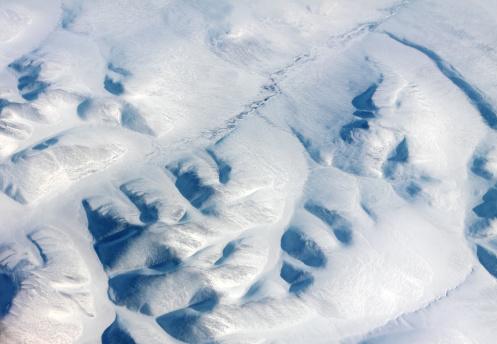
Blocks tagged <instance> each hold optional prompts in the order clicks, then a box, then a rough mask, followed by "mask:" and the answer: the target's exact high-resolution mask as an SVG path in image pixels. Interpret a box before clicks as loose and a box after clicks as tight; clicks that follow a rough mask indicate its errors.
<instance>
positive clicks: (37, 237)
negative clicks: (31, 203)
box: [0, 227, 95, 344]
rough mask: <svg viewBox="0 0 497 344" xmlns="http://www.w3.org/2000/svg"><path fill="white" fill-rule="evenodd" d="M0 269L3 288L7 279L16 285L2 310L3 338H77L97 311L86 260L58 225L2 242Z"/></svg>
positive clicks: (9, 340)
mask: <svg viewBox="0 0 497 344" xmlns="http://www.w3.org/2000/svg"><path fill="white" fill-rule="evenodd" d="M0 274H1V276H2V284H1V285H0V290H1V292H2V293H5V292H6V291H5V290H4V288H5V285H6V284H5V281H6V279H8V280H10V282H11V283H12V284H13V288H12V289H13V290H12V289H11V292H10V294H8V295H7V297H9V296H10V299H9V305H8V308H4V309H2V312H0V329H1V330H0V341H1V342H2V343H40V344H41V343H47V344H48V343H57V344H59V343H60V344H63V343H74V340H75V339H76V338H78V337H79V336H80V335H81V334H82V331H83V322H84V321H85V319H86V318H91V317H93V316H94V314H95V305H94V303H93V297H92V294H91V292H90V288H89V287H90V283H91V280H90V275H89V271H88V268H87V266H86V263H85V262H84V260H83V259H82V257H81V256H80V255H79V253H78V252H77V250H76V248H75V247H74V245H73V243H72V242H71V239H70V238H69V237H68V236H67V235H66V234H64V233H63V232H62V231H60V230H59V229H55V228H51V227H42V228H40V229H37V230H35V231H33V232H30V233H29V234H28V235H27V236H26V237H25V238H23V239H22V242H21V241H19V242H16V243H14V244H9V243H3V244H2V245H1V246H0ZM7 293H8V291H7ZM4 295H5V294H3V295H2V305H4V301H3V299H4V297H5V296H4Z"/></svg>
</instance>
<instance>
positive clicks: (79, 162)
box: [0, 135, 126, 204]
mask: <svg viewBox="0 0 497 344" xmlns="http://www.w3.org/2000/svg"><path fill="white" fill-rule="evenodd" d="M69 136H70V135H69ZM85 141H86V140H84V139H82V138H81V137H76V138H73V139H71V137H67V135H62V136H61V137H52V138H49V139H47V140H45V141H43V142H40V143H38V144H36V145H34V146H32V147H30V148H28V149H25V150H23V151H21V152H18V153H16V154H15V155H13V156H12V157H11V158H10V160H9V161H8V162H6V163H4V164H2V165H0V188H1V190H2V191H3V192H4V193H5V194H6V195H7V196H9V197H11V198H12V199H14V200H16V201H17V202H20V203H23V204H25V203H32V202H36V201H38V200H39V199H40V198H42V197H44V196H46V195H47V194H52V195H53V194H56V193H57V192H59V191H61V190H63V189H64V188H67V187H68V186H69V185H71V184H72V183H74V182H76V181H78V180H80V179H82V178H84V177H86V176H89V175H91V174H93V173H95V172H98V171H101V170H103V169H105V168H107V167H108V166H110V165H112V163H113V162H115V161H116V160H117V159H118V158H120V157H121V156H122V155H123V154H124V153H125V152H126V149H125V148H123V146H122V145H119V144H99V143H92V142H85Z"/></svg>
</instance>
